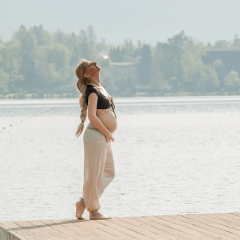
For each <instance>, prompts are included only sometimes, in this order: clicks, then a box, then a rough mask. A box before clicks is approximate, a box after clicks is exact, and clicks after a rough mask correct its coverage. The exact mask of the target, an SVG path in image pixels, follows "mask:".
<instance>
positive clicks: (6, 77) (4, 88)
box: [0, 68, 9, 92]
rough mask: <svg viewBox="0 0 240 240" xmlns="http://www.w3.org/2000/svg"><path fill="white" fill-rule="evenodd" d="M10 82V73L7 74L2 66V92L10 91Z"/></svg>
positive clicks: (0, 75)
mask: <svg viewBox="0 0 240 240" xmlns="http://www.w3.org/2000/svg"><path fill="white" fill-rule="evenodd" d="M8 82H9V75H8V74H6V73H5V72H4V70H3V69H2V68H0V92H7V91H8Z"/></svg>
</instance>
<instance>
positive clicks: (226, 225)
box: [0, 213, 240, 240]
mask: <svg viewBox="0 0 240 240" xmlns="http://www.w3.org/2000/svg"><path fill="white" fill-rule="evenodd" d="M19 239H23V240H40V239H41V240H42V239H46V240H53V239H54V240H61V239H62V240H68V239H69V240H73V239H79V240H80V239H81V240H82V239H102V240H107V239H123V240H128V239H129V240H133V239H143V240H150V239H157V240H161V239H184V240H199V239H203V240H210V239H226V240H227V239H238V240H240V213H219V214H186V215H169V216H146V217H118V218H112V219H108V220H94V221H90V220H85V221H78V220H75V219H63V220H41V221H17V222H1V223H0V240H19Z"/></svg>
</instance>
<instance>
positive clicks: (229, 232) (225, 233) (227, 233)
mask: <svg viewBox="0 0 240 240" xmlns="http://www.w3.org/2000/svg"><path fill="white" fill-rule="evenodd" d="M194 218H195V219H197V221H200V222H202V223H205V224H208V225H209V226H213V227H215V228H216V229H218V231H221V234H222V235H223V236H226V237H229V238H233V239H240V236H239V235H238V234H236V233H234V232H233V229H232V228H229V227H228V226H225V225H222V224H221V223H217V222H216V221H213V220H209V219H207V218H203V217H202V214H201V215H198V216H194ZM231 220H232V219H231Z"/></svg>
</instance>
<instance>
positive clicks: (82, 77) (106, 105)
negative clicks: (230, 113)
mask: <svg viewBox="0 0 240 240" xmlns="http://www.w3.org/2000/svg"><path fill="white" fill-rule="evenodd" d="M100 71H101V67H99V66H98V65H97V63H96V62H90V61H87V60H83V61H82V62H80V63H79V64H78V66H77V68H76V75H77V77H78V82H77V88H78V90H79V91H80V92H81V93H82V94H81V96H80V99H79V105H80V108H81V114H80V119H81V123H80V124H79V126H78V128H77V132H76V136H77V137H79V136H80V135H81V133H82V131H83V128H84V121H85V119H86V117H87V115H88V119H89V121H90V122H89V124H88V126H87V129H86V130H85V132H84V135H83V143H84V184H83V197H80V201H78V202H76V218H77V219H79V220H84V218H83V217H82V215H83V213H84V210H85V209H87V211H89V219H90V220H99V219H108V218H110V217H107V216H106V215H104V214H101V213H100V212H99V209H100V203H99V199H100V197H101V196H102V194H103V191H104V189H105V188H106V187H107V186H108V185H109V183H110V182H111V181H112V180H113V178H114V177H115V170H114V159H113V152H112V148H111V141H114V137H113V133H114V132H115V131H116V129H117V116H116V114H115V111H114V108H115V105H114V103H113V98H112V97H111V96H110V94H109V93H108V92H107V91H106V89H105V86H104V85H103V83H101V81H100Z"/></svg>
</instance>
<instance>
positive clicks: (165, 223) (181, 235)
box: [145, 216, 199, 240]
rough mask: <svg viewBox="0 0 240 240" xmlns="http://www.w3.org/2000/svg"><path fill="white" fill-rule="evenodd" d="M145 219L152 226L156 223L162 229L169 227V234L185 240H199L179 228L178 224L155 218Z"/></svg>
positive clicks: (182, 228)
mask: <svg viewBox="0 0 240 240" xmlns="http://www.w3.org/2000/svg"><path fill="white" fill-rule="evenodd" d="M145 218H146V219H147V221H148V222H149V223H150V224H152V223H156V224H159V227H161V228H162V227H163V226H165V227H167V228H168V231H169V232H171V233H172V234H174V235H176V236H177V237H179V238H183V239H186V240H199V238H197V237H194V236H192V234H191V233H189V232H188V231H186V229H185V228H184V227H182V226H178V225H177V224H174V223H171V222H168V221H165V220H163V219H160V218H158V217H155V216H153V217H145Z"/></svg>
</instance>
